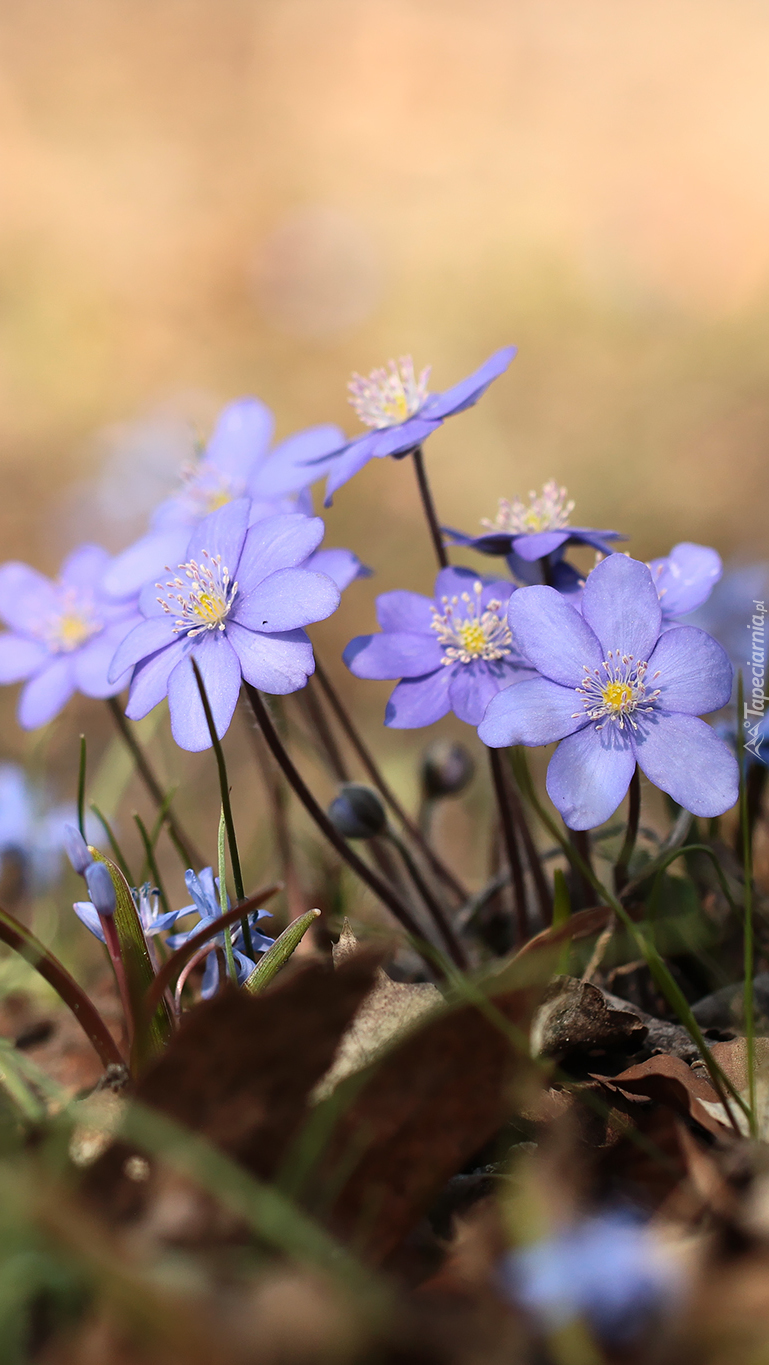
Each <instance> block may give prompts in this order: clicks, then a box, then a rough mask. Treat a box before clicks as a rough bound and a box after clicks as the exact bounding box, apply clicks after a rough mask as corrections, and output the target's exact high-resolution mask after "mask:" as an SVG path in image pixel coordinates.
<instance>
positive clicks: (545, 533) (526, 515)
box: [446, 479, 626, 586]
mask: <svg viewBox="0 0 769 1365" xmlns="http://www.w3.org/2000/svg"><path fill="white" fill-rule="evenodd" d="M529 499H530V500H529V502H528V503H524V502H522V501H521V499H520V498H513V499H512V501H510V500H509V499H508V498H500V499H499V510H498V512H497V515H496V517H495V519H494V521H490V520H489V519H488V518H487V517H485V518H483V519H482V521H481V525H482V526H485V527H486V530H485V532H484V533H483V535H480V536H468V535H465V534H464V532H462V531H454V530H451V529H450V528H446V534H447V536H449V538H450V539H451V540H452V541H453V542H454V544H456V545H462V546H467V547H468V548H470V549H472V550H479V551H480V553H481V554H486V555H505V557H506V558H507V561H508V565H509V567H510V570H511V572H512V573H513V574H514V575H515V577H516V578H518V579H520V580H521V581H522V582H523V583H526V584H532V583H534V582H537V581H539V582H541V581H542V578H541V574H540V573H539V570H536V571H535V572H536V573H537V577H534V576H533V573H532V565H535V564H536V563H537V561H539V560H547V561H548V563H549V566H550V567H551V568H555V567H556V566H557V565H558V564H560V562H561V560H562V558H563V555H564V552H565V550H566V548H567V546H569V545H590V546H592V548H593V549H594V550H599V551H600V552H601V554H607V555H608V554H611V552H612V550H613V549H614V548H615V546H614V545H613V543H612V542H613V541H616V540H625V539H626V537H625V536H623V535H620V533H619V531H598V530H595V529H594V528H593V527H590V526H572V525H571V522H570V517H571V514H572V512H573V511H574V503H573V502H572V501H571V500H570V499H569V498H568V497H567V494H566V489H565V488H560V487H559V486H558V484H557V483H556V482H555V480H554V479H550V480H549V481H548V482H547V483H546V484H545V485H544V486H543V488H542V493H541V495H540V496H539V497H538V496H537V494H536V493H535V492H534V491H533V490H532V492H531V493H530V494H529ZM574 572H575V571H572V573H574ZM548 578H550V575H548ZM554 586H559V585H558V584H554Z"/></svg>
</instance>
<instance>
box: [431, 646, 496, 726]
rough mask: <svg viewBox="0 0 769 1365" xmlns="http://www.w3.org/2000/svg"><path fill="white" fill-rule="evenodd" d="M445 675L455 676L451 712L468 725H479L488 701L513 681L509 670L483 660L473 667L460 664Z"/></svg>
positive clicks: (451, 683) (450, 700)
mask: <svg viewBox="0 0 769 1365" xmlns="http://www.w3.org/2000/svg"><path fill="white" fill-rule="evenodd" d="M446 672H447V673H451V675H452V677H451V682H450V683H449V702H450V703H451V709H452V711H453V712H454V715H455V716H458V717H459V719H460V720H463V721H464V722H465V724H466V725H480V723H481V721H482V720H483V714H484V712H485V710H486V707H487V706H488V705H489V702H490V701H491V700H492V698H493V697H496V696H497V694H498V693H499V690H500V688H501V687H505V688H506V687H507V684H508V683H509V682H510V672H509V669H503V668H501V667H500V665H499V663H497V664H496V665H495V663H494V662H493V661H492V662H490V663H487V662H485V661H484V660H482V659H477V660H475V661H474V662H473V663H471V664H457V666H456V667H455V668H447V669H446Z"/></svg>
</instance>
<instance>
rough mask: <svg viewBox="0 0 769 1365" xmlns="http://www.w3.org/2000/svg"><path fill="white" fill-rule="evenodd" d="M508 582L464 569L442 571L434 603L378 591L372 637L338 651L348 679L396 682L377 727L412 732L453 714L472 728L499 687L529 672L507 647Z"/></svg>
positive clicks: (509, 638)
mask: <svg viewBox="0 0 769 1365" xmlns="http://www.w3.org/2000/svg"><path fill="white" fill-rule="evenodd" d="M514 591H515V589H514V587H513V584H512V583H499V582H495V581H494V580H492V579H481V578H479V577H478V575H477V574H475V573H473V572H472V570H471V569H442V570H441V572H440V573H439V574H438V577H437V578H436V580H435V597H434V598H429V597H422V596H421V595H420V594H419V593H415V592H386V593H383V594H382V595H381V597H378V598H377V616H378V618H379V624H380V626H381V627H382V630H381V633H380V634H378V635H359V636H358V637H357V638H356V639H354V640H351V641H350V643H349V645H348V646H347V648H346V650H345V651H344V661H345V663H346V664H347V667H348V668H349V669H350V672H351V673H354V674H355V676H356V678H401V679H402V680H403V681H402V682H399V683H398V686H397V687H396V688H395V691H394V692H393V694H392V696H391V697H390V700H389V702H388V703H387V711H386V713H385V725H390V726H392V727H393V728H395V729H413V728H416V727H417V726H420V725H432V724H433V722H434V721H436V720H440V718H441V716H445V715H446V713H447V712H448V711H453V712H454V714H455V715H456V716H458V717H459V719H460V720H464V721H466V722H467V724H468V725H478V723H479V721H480V720H481V718H482V716H483V713H484V710H485V708H486V706H487V705H488V703H489V701H490V700H491V698H492V697H494V696H496V694H497V693H498V692H499V691H500V689H501V688H507V687H509V686H510V684H511V683H514V682H517V681H518V680H519V679H521V678H529V677H531V676H532V672H533V670H532V669H531V667H530V666H529V665H528V664H527V663H525V662H524V660H523V659H522V658H521V656H520V654H519V652H518V651H517V649H516V648H515V645H514V642H513V638H512V635H511V633H510V629H509V626H508V624H507V616H506V607H507V603H508V601H509V599H510V595H511V593H513V592H514Z"/></svg>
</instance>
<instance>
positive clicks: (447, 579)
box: [435, 565, 483, 599]
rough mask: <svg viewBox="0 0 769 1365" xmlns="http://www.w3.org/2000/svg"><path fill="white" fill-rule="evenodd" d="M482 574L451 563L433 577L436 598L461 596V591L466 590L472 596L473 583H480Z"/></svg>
mask: <svg viewBox="0 0 769 1365" xmlns="http://www.w3.org/2000/svg"><path fill="white" fill-rule="evenodd" d="M482 582H483V575H482V574H479V573H476V572H475V570H474V569H468V568H466V567H465V566H464V565H461V566H460V565H457V566H456V567H455V566H454V565H451V566H450V567H449V568H448V569H441V570H440V572H439V573H438V575H437V577H436V579H435V596H436V599H440V598H442V597H449V598H451V597H461V596H462V593H463V592H468V593H469V594H470V596H471V597H473V596H474V593H473V584H474V583H482Z"/></svg>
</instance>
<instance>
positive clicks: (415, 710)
mask: <svg viewBox="0 0 769 1365" xmlns="http://www.w3.org/2000/svg"><path fill="white" fill-rule="evenodd" d="M451 671H452V670H451V669H450V668H443V667H441V668H438V669H436V671H435V672H434V673H428V674H427V676H426V677H424V678H406V679H404V681H403V682H399V683H398V686H397V687H396V688H395V690H394V691H393V693H392V696H391V697H390V700H389V701H388V703H387V707H386V710H385V725H389V726H390V728H391V729H393V730H415V729H418V728H419V727H420V726H422V725H433V724H434V722H435V721H436V720H440V719H441V716H445V715H446V712H447V711H450V710H451V703H450V701H449V685H450V683H451Z"/></svg>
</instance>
